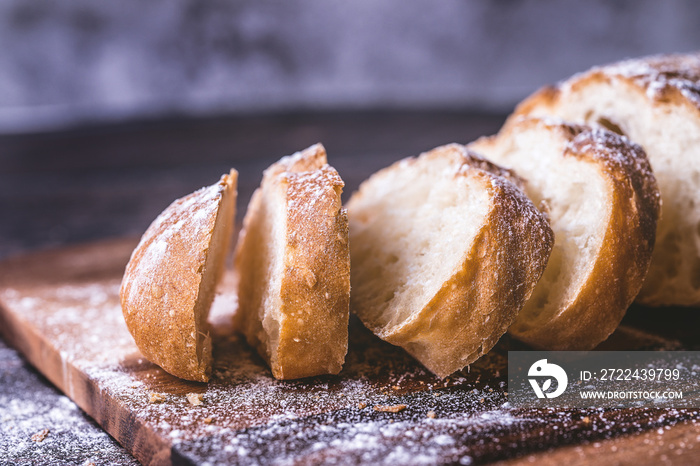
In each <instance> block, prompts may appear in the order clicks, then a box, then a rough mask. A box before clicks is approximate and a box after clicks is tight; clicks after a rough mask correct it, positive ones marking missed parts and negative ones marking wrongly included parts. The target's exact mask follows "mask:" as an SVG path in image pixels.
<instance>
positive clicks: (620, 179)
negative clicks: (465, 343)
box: [469, 117, 659, 350]
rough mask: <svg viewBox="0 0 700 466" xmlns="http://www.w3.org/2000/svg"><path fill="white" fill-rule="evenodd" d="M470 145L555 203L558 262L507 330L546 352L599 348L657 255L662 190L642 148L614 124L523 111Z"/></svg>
mask: <svg viewBox="0 0 700 466" xmlns="http://www.w3.org/2000/svg"><path fill="white" fill-rule="evenodd" d="M469 147H470V148H471V149H473V150H475V151H477V152H479V153H481V154H484V155H485V156H486V157H489V158H490V159H492V160H494V161H496V162H498V163H500V164H502V165H504V166H506V167H508V168H511V169H513V170H515V171H516V172H517V173H518V174H519V175H520V176H522V177H523V178H524V179H525V191H526V192H527V194H528V195H529V196H530V198H531V199H533V200H536V202H538V203H539V202H541V201H543V202H544V203H545V204H547V205H548V206H549V209H548V210H549V215H550V219H551V225H552V228H553V230H554V237H555V244H554V249H553V251H552V255H551V257H550V262H549V264H548V266H547V270H545V272H544V275H543V277H542V280H541V281H540V282H539V283H538V285H537V287H536V288H535V291H534V292H533V295H532V298H531V299H530V300H529V301H528V302H527V303H526V304H525V306H524V308H523V310H522V312H521V313H520V315H519V316H518V318H517V319H516V320H515V323H514V324H513V326H512V327H511V328H510V330H509V333H511V334H512V335H514V336H516V337H517V338H519V339H521V340H523V341H525V342H527V343H529V344H531V345H533V346H535V347H538V348H543V349H549V350H587V349H592V348H593V347H595V346H596V345H597V344H598V343H600V342H601V341H603V340H605V339H606V338H607V337H608V336H609V335H610V334H611V333H612V332H613V331H614V330H615V329H616V328H617V326H618V324H619V323H620V321H621V320H622V317H623V316H624V314H625V311H626V310H627V308H628V306H629V305H630V303H631V302H632V301H633V300H634V298H635V296H636V295H637V293H638V291H639V289H640V288H641V286H642V282H643V280H644V278H645V276H646V272H647V269H648V266H649V262H650V260H651V253H652V249H653V245H654V237H655V231H656V221H657V218H658V213H659V194H658V189H657V187H656V181H655V179H654V176H653V174H652V173H651V169H650V167H649V163H648V161H647V159H646V157H645V154H644V151H643V150H642V149H641V148H640V147H639V146H637V145H634V144H632V143H631V142H630V141H629V140H627V139H626V138H624V137H622V136H619V135H617V134H615V133H612V132H610V131H607V130H603V129H592V128H590V127H587V126H581V125H574V124H567V123H564V122H562V121H560V120H553V119H536V118H523V117H521V118H511V119H510V120H509V121H508V122H507V124H506V125H505V126H504V127H503V129H502V130H501V131H500V132H499V134H498V135H497V136H493V137H490V138H481V139H480V140H478V141H476V142H475V143H473V144H471V145H470V146H469Z"/></svg>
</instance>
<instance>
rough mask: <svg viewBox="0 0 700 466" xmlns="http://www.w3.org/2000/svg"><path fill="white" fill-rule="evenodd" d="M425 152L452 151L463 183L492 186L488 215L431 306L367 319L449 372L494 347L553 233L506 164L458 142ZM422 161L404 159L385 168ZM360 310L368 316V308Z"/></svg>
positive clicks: (540, 267)
mask: <svg viewBox="0 0 700 466" xmlns="http://www.w3.org/2000/svg"><path fill="white" fill-rule="evenodd" d="M421 157H424V158H437V157H450V158H452V159H453V160H454V163H455V166H456V173H457V175H458V176H459V177H462V178H464V179H465V186H466V181H467V179H468V180H469V182H470V183H476V184H478V185H480V186H481V189H484V190H486V191H487V192H488V193H489V195H490V197H491V200H492V202H491V207H490V210H489V212H488V215H487V220H486V221H485V222H484V224H483V226H482V227H481V229H480V231H479V233H478V234H477V236H476V238H475V241H474V243H473V244H472V245H471V247H470V250H469V252H468V253H467V255H466V259H465V261H464V262H463V263H462V265H461V267H460V268H459V269H458V270H455V272H454V274H453V275H452V277H451V278H450V279H449V280H448V281H446V282H445V283H444V284H443V285H442V287H441V288H440V290H439V291H438V293H437V294H435V296H434V297H433V298H432V299H431V300H430V302H429V304H428V305H427V306H425V307H424V308H423V309H418V310H416V311H415V312H414V313H413V315H412V316H411V317H410V318H409V319H407V320H406V321H405V322H404V323H403V324H401V325H398V326H395V327H391V328H382V327H378V326H377V325H375V323H373V322H371V321H366V319H363V321H365V325H367V326H368V327H369V328H370V330H372V331H373V332H374V333H375V334H377V335H378V336H380V337H381V338H382V339H384V340H386V341H388V342H390V343H392V344H395V345H398V346H401V347H403V348H404V349H406V351H408V352H409V353H410V354H411V355H413V356H414V357H415V358H416V359H418V360H419V361H420V362H421V363H422V364H423V365H424V366H425V367H427V368H428V369H429V370H430V371H431V372H433V373H435V374H436V375H438V376H439V377H446V376H448V375H449V374H451V373H453V372H455V371H457V370H459V369H462V368H464V367H465V366H466V365H468V364H471V363H472V362H474V361H475V360H476V359H478V358H479V357H480V356H482V355H483V354H485V353H486V352H488V351H489V350H490V349H491V348H492V347H493V346H494V345H495V344H496V342H497V341H498V339H499V338H500V337H501V336H502V335H503V334H504V333H505V332H506V330H507V329H508V327H509V326H510V325H511V323H512V322H513V320H514V319H515V317H516V316H517V314H518V312H519V311H520V309H521V308H522V306H523V304H524V303H525V301H526V300H527V299H528V298H529V296H530V294H531V293H532V290H533V289H534V287H535V284H536V283H537V281H538V280H539V278H540V276H541V275H542V273H543V271H544V269H545V267H546V263H547V259H548V257H549V254H550V252H551V248H552V244H553V242H554V238H553V234H552V231H551V229H550V227H549V224H548V223H547V221H546V219H545V217H544V215H542V214H541V213H540V212H539V211H537V209H536V208H535V207H534V205H533V204H532V202H531V201H530V200H529V199H528V198H527V197H526V196H525V195H524V194H523V193H522V192H521V191H520V189H518V188H517V187H515V186H514V185H513V184H512V183H511V182H509V181H508V180H507V179H506V178H505V177H503V176H498V175H507V176H508V178H511V179H514V177H515V175H513V174H512V173H511V172H509V171H508V170H505V169H503V168H501V167H498V166H497V165H495V164H492V163H490V162H488V161H486V160H484V159H483V158H481V157H479V156H477V155H476V154H474V153H471V152H469V151H467V150H466V148H465V147H464V146H461V145H457V144H450V145H447V146H442V147H439V148H437V149H434V150H432V151H430V152H428V153H426V154H423V155H421ZM416 160H417V159H406V161H403V162H399V163H398V164H395V165H393V166H391V167H389V168H387V169H385V170H395V169H400V167H401V164H402V163H403V164H411V163H415V161H416ZM467 189H470V188H467ZM360 194H362V193H361V192H360ZM355 310H356V311H357V309H355ZM358 315H359V316H360V318H361V319H362V318H363V313H361V312H360V313H359V314H358Z"/></svg>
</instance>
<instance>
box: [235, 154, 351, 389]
mask: <svg viewBox="0 0 700 466" xmlns="http://www.w3.org/2000/svg"><path fill="white" fill-rule="evenodd" d="M343 186H344V184H343V181H342V180H341V178H340V176H339V175H338V173H337V172H336V171H335V169H334V168H332V167H331V166H330V165H328V164H327V163H326V151H325V149H324V148H323V146H322V145H320V144H316V145H314V146H311V147H309V148H308V149H306V150H304V151H302V152H298V153H296V154H294V155H292V156H289V157H284V158H282V159H281V160H280V161H279V162H277V163H275V164H273V165H272V166H271V167H270V168H268V169H267V170H266V171H265V173H264V175H263V180H262V184H261V185H260V188H259V189H258V190H256V191H255V193H254V194H253V197H252V199H251V201H250V204H249V205H248V211H247V212H246V216H245V219H244V220H243V230H242V232H241V235H240V237H239V241H238V245H237V247H236V255H235V261H234V270H235V275H236V281H237V288H238V300H239V309H238V311H237V312H236V314H235V317H234V325H235V327H236V328H237V329H239V330H240V331H241V332H243V333H244V334H245V336H246V338H247V340H248V342H249V343H250V344H251V345H252V346H254V347H255V348H256V349H257V350H258V353H260V355H261V356H262V357H263V358H264V359H265V360H266V361H267V362H268V363H269V365H270V367H271V369H272V374H273V375H274V376H275V377H276V378H278V379H296V378H301V377H309V376H313V375H320V374H337V373H338V372H340V370H341V368H342V366H343V362H344V361H345V354H346V353H347V348H348V316H349V299H350V253H349V251H348V219H347V213H346V211H345V209H343V208H342V204H341V200H340V194H341V192H342V188H343Z"/></svg>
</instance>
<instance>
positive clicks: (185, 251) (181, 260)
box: [120, 170, 238, 382]
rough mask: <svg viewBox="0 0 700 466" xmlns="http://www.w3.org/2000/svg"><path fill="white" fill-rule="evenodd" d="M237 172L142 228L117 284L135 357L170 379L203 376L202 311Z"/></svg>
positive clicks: (222, 249) (226, 234)
mask: <svg viewBox="0 0 700 466" xmlns="http://www.w3.org/2000/svg"><path fill="white" fill-rule="evenodd" d="M237 181H238V172H236V171H235V170H231V172H230V173H229V174H228V175H224V176H223V177H221V180H220V181H219V182H218V183H217V184H215V185H212V186H209V187H207V188H202V189H200V190H199V191H196V192H194V193H192V194H190V195H188V196H185V197H183V198H181V199H178V200H176V201H175V202H173V203H172V204H170V206H168V207H167V208H166V209H165V210H164V211H163V212H162V213H161V214H160V215H159V216H158V218H156V219H155V221H154V222H153V223H152V224H151V226H149V227H148V229H147V230H146V233H144V235H143V237H142V238H141V242H140V243H139V244H138V246H137V247H136V249H135V250H134V252H133V254H132V255H131V259H130V260H129V264H128V265H127V266H126V271H125V273H124V278H123V280H122V285H121V289H120V298H121V305H122V311H123V313H124V319H125V320H126V325H127V327H128V329H129V331H130V332H131V334H132V335H133V337H134V340H135V341H136V345H137V346H138V348H139V350H140V351H141V353H143V355H144V356H145V357H146V358H147V359H148V360H149V361H151V362H153V363H155V364H158V365H159V366H160V367H162V368H163V369H164V370H166V371H167V372H169V373H170V374H172V375H175V376H177V377H180V378H183V379H187V380H194V381H197V382H206V381H208V380H209V376H210V374H211V361H212V355H211V351H212V348H211V338H210V337H209V326H208V323H207V317H208V314H209V308H210V307H211V304H212V301H213V300H214V293H215V290H216V285H217V283H218V282H219V280H220V278H221V276H222V275H223V270H224V265H225V258H226V255H227V251H228V249H229V246H230V242H231V236H232V234H233V223H234V217H235V209H236V185H237Z"/></svg>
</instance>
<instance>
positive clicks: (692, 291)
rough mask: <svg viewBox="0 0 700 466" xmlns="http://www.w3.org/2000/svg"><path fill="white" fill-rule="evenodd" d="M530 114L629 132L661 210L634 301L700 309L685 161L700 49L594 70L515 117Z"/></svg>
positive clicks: (695, 115) (698, 114)
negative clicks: (654, 183)
mask: <svg viewBox="0 0 700 466" xmlns="http://www.w3.org/2000/svg"><path fill="white" fill-rule="evenodd" d="M601 90H605V91H603V92H601ZM603 96H604V97H603ZM526 115H534V116H541V115H559V116H564V117H566V118H570V119H572V120H575V121H579V122H586V123H590V124H593V125H601V126H604V127H606V128H608V129H611V130H613V131H615V132H618V133H624V134H627V135H628V136H629V137H630V138H631V139H633V140H634V141H635V142H637V143H639V144H640V145H642V146H643V147H644V148H645V150H646V151H647V154H648V157H649V159H650V161H651V164H652V167H653V168H654V170H655V172H656V175H657V179H658V182H659V188H660V191H661V196H662V200H663V209H662V214H661V218H660V221H659V222H658V225H657V233H656V240H657V245H656V250H655V251H654V253H653V256H652V261H651V265H650V269H649V274H648V279H647V281H646V283H645V284H644V285H643V286H642V289H641V291H640V293H639V295H638V296H637V301H638V302H640V303H642V304H645V305H650V306H669V305H680V306H695V307H697V306H700V259H698V257H700V256H699V254H700V246H698V244H699V243H698V239H697V238H698V229H697V223H698V218H699V217H698V215H697V210H696V209H695V207H694V205H695V204H696V203H697V190H696V189H695V188H696V186H697V182H696V178H697V175H695V172H696V169H695V167H694V166H692V164H690V165H689V163H688V162H691V161H692V159H693V158H694V157H695V156H696V155H697V153H698V152H697V149H696V148H697V139H698V136H697V134H698V131H700V130H699V129H698V128H700V53H691V54H675V55H660V56H652V57H644V58H639V59H633V60H626V61H623V62H619V63H613V64H610V65H606V66H602V67H595V68H592V69H591V70H589V71H586V72H584V73H581V74H577V75H574V76H572V77H571V78H569V79H567V80H566V81H563V82H561V83H559V84H558V85H557V86H555V87H551V88H545V89H543V90H540V91H539V92H537V93H535V94H533V95H532V96H530V97H528V98H527V99H526V100H525V101H523V102H522V103H521V104H520V105H518V107H517V109H516V111H515V113H514V115H513V116H512V117H511V119H515V118H519V117H522V116H526ZM686 161H688V162H686Z"/></svg>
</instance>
